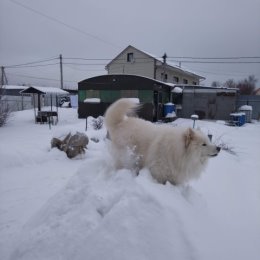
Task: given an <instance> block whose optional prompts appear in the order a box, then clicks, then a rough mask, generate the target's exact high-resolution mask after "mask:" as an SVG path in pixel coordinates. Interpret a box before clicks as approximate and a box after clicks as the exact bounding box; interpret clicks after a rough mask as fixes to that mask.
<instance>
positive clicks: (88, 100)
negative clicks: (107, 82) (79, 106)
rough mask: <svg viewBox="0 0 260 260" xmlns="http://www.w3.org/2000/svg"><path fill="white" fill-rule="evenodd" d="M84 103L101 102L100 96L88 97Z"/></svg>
mask: <svg viewBox="0 0 260 260" xmlns="http://www.w3.org/2000/svg"><path fill="white" fill-rule="evenodd" d="M84 103H100V98H86V99H84Z"/></svg>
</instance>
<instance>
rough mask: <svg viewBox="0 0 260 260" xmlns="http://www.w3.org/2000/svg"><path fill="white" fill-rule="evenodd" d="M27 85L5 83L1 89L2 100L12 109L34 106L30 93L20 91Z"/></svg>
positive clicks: (17, 109)
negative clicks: (24, 93)
mask: <svg viewBox="0 0 260 260" xmlns="http://www.w3.org/2000/svg"><path fill="white" fill-rule="evenodd" d="M26 88H27V86H16V85H3V86H2V88H1V89H0V96H1V100H2V101H4V102H6V103H7V104H8V107H9V109H10V110H11V111H19V110H24V109H30V108H32V107H33V104H32V99H31V96H30V95H21V94H20V92H21V91H22V90H24V89H26Z"/></svg>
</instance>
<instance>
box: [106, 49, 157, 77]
mask: <svg viewBox="0 0 260 260" xmlns="http://www.w3.org/2000/svg"><path fill="white" fill-rule="evenodd" d="M131 52H132V53H133V54H134V60H133V61H132V62H127V54H128V53H131ZM108 74H130V75H140V76H144V77H149V78H154V59H153V58H151V57H149V56H148V55H145V54H144V53H142V52H139V51H137V50H136V49H134V48H131V47H130V48H128V49H126V50H125V51H124V52H122V53H121V54H120V55H119V56H118V57H117V58H116V59H115V60H113V62H112V63H111V64H110V65H109V68H108Z"/></svg>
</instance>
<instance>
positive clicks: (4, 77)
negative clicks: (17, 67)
mask: <svg viewBox="0 0 260 260" xmlns="http://www.w3.org/2000/svg"><path fill="white" fill-rule="evenodd" d="M3 85H8V80H7V77H6V74H5V67H4V66H1V87H2V86H3Z"/></svg>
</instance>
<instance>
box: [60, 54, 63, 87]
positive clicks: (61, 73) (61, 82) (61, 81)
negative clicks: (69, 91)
mask: <svg viewBox="0 0 260 260" xmlns="http://www.w3.org/2000/svg"><path fill="white" fill-rule="evenodd" d="M60 88H61V89H63V68H62V55H61V54H60Z"/></svg>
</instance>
